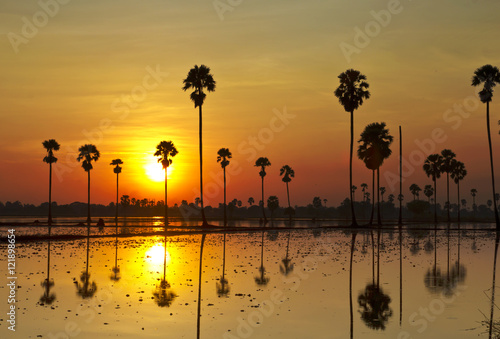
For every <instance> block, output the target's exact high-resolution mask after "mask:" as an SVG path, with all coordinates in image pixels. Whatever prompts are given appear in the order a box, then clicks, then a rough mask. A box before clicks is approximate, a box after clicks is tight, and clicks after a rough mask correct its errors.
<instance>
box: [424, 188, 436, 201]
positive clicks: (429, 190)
mask: <svg viewBox="0 0 500 339" xmlns="http://www.w3.org/2000/svg"><path fill="white" fill-rule="evenodd" d="M424 195H425V196H426V197H427V199H428V201H429V203H430V202H431V197H432V196H433V195H434V188H432V186H431V185H425V187H424Z"/></svg>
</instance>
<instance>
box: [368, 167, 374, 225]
mask: <svg viewBox="0 0 500 339" xmlns="http://www.w3.org/2000/svg"><path fill="white" fill-rule="evenodd" d="M372 193H373V196H372V214H371V216H370V223H369V224H368V225H370V226H371V225H372V224H373V214H374V213H375V170H373V171H372Z"/></svg>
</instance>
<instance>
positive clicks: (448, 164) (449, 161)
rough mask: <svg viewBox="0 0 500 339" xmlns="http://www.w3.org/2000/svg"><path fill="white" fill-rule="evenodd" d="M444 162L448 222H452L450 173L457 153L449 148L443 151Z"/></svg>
mask: <svg viewBox="0 0 500 339" xmlns="http://www.w3.org/2000/svg"><path fill="white" fill-rule="evenodd" d="M441 156H442V157H443V163H442V164H441V171H442V172H443V173H446V209H447V213H448V222H450V173H451V171H452V170H453V165H454V161H456V160H455V156H456V155H455V153H453V152H452V151H451V150H449V149H444V150H442V151H441Z"/></svg>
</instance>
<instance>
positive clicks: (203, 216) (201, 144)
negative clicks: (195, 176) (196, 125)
mask: <svg viewBox="0 0 500 339" xmlns="http://www.w3.org/2000/svg"><path fill="white" fill-rule="evenodd" d="M201 106H202V105H200V106H199V108H200V110H199V112H200V113H199V115H200V117H199V120H200V204H201V218H202V226H208V223H207V218H206V217H205V207H204V205H203V141H202V140H203V133H202V130H203V129H202V120H203V119H202V113H201ZM165 203H166V202H165Z"/></svg>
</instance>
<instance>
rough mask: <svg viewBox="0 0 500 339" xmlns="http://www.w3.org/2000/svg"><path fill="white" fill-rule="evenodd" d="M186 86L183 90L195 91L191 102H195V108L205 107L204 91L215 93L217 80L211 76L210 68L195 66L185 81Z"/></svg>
mask: <svg viewBox="0 0 500 339" xmlns="http://www.w3.org/2000/svg"><path fill="white" fill-rule="evenodd" d="M183 83H184V86H183V87H182V89H183V90H184V91H186V90H188V89H190V88H193V89H194V91H193V92H191V100H192V101H193V102H194V107H195V108H196V107H198V106H201V105H203V102H204V101H205V97H206V94H205V93H204V92H203V89H206V90H207V91H209V92H213V91H215V80H214V78H213V76H212V74H210V68H209V67H207V66H205V65H201V66H199V67H198V65H195V66H194V67H193V68H191V69H190V70H189V73H188V75H187V77H186V79H184V81H183Z"/></svg>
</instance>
